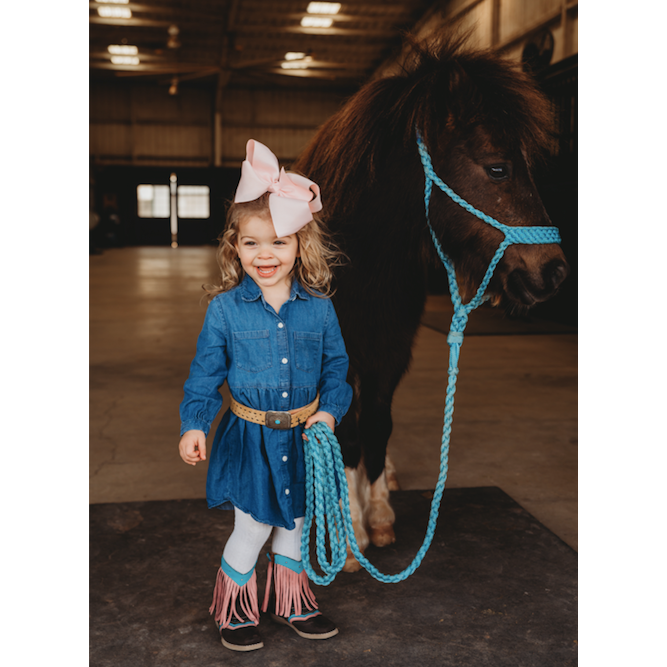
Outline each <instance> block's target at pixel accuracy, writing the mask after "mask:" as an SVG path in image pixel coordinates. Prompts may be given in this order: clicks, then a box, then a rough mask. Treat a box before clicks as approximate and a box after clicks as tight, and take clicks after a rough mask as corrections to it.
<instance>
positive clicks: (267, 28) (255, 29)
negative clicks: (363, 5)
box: [237, 24, 396, 38]
mask: <svg viewBox="0 0 667 667" xmlns="http://www.w3.org/2000/svg"><path fill="white" fill-rule="evenodd" d="M237 32H239V33H240V34H242V35H249V34H266V33H291V34H298V35H322V36H324V37H329V36H349V37H362V38H363V37H390V36H393V35H394V34H395V33H396V31H395V30H392V29H390V28H386V29H379V30H364V29H360V28H357V29H354V28H304V27H303V26H300V25H289V26H286V25H260V24H257V25H241V26H239V27H238V28H237Z"/></svg>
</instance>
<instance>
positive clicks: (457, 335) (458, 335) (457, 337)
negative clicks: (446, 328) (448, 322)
mask: <svg viewBox="0 0 667 667" xmlns="http://www.w3.org/2000/svg"><path fill="white" fill-rule="evenodd" d="M462 343H463V332H461V331H450V332H449V334H448V335H447V344H448V345H449V346H450V347H451V346H452V345H455V344H456V345H461V344H462Z"/></svg>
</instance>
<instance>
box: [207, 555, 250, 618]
mask: <svg viewBox="0 0 667 667" xmlns="http://www.w3.org/2000/svg"><path fill="white" fill-rule="evenodd" d="M209 613H210V614H213V617H214V618H215V622H216V623H217V624H218V626H219V628H220V629H221V630H222V629H224V628H227V627H231V628H234V629H236V628H239V627H244V626H248V625H257V624H258V623H259V604H258V601H257V577H256V575H255V568H253V569H252V570H251V572H248V573H247V574H239V573H238V572H236V570H234V569H233V568H232V567H230V566H229V565H228V564H227V563H226V562H225V560H224V559H222V561H221V565H220V569H219V570H218V576H217V577H216V580H215V589H214V590H213V602H212V603H211V607H210V609H209Z"/></svg>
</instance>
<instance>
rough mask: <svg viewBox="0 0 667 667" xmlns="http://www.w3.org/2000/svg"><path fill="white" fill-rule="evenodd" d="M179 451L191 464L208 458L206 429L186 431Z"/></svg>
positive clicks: (179, 445) (179, 444)
mask: <svg viewBox="0 0 667 667" xmlns="http://www.w3.org/2000/svg"><path fill="white" fill-rule="evenodd" d="M178 452H179V454H180V455H181V458H182V459H183V460H184V461H185V462H186V463H188V464H190V465H191V466H193V465H196V464H197V461H205V460H206V435H204V431H198V430H196V429H193V430H192V431H186V432H185V433H184V434H183V437H182V438H181V441H180V442H179V443H178Z"/></svg>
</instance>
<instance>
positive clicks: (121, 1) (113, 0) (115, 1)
mask: <svg viewBox="0 0 667 667" xmlns="http://www.w3.org/2000/svg"><path fill="white" fill-rule="evenodd" d="M129 1H130V0H97V2H99V3H100V4H102V3H107V4H110V5H126V4H127V3H128V2H129Z"/></svg>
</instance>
